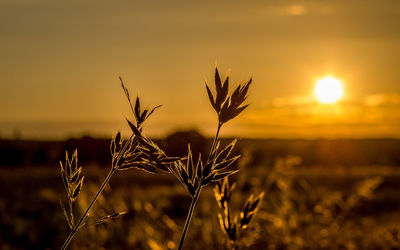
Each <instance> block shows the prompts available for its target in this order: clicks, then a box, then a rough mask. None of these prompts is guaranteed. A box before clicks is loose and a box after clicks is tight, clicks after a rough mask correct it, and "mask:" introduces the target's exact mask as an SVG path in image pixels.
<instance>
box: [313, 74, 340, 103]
mask: <svg viewBox="0 0 400 250" xmlns="http://www.w3.org/2000/svg"><path fill="white" fill-rule="evenodd" d="M314 94H315V97H316V98H317V99H318V101H319V102H321V103H327V104H329V103H335V102H337V101H338V100H339V99H340V98H342V96H343V84H342V82H341V81H339V80H337V79H335V78H333V77H331V76H327V77H324V78H322V79H320V80H318V81H317V82H316V84H315V89H314Z"/></svg>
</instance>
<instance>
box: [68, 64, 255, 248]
mask: <svg viewBox="0 0 400 250" xmlns="http://www.w3.org/2000/svg"><path fill="white" fill-rule="evenodd" d="M120 80H121V86H122V89H123V91H124V93H125V96H126V98H127V99H128V102H129V105H130V108H131V111H132V114H133V117H134V121H131V120H129V119H126V120H127V123H128V125H129V127H130V128H131V130H132V135H131V136H130V138H129V139H128V140H123V139H122V136H121V133H120V132H118V133H116V135H115V136H114V137H113V139H112V140H111V145H110V151H111V156H112V164H111V169H110V172H109V173H108V175H107V177H106V178H105V180H104V181H103V184H102V185H101V186H100V188H99V189H98V191H97V192H96V194H95V196H94V198H93V199H92V201H91V202H90V203H89V205H88V207H87V209H86V210H85V212H84V213H83V214H82V215H81V217H80V219H79V220H78V222H77V223H75V220H74V214H73V208H72V204H73V203H74V202H75V200H76V199H77V197H78V195H79V193H80V191H81V189H82V185H83V177H81V178H80V177H79V176H80V173H81V168H77V161H78V159H77V151H75V152H74V154H73V159H72V161H70V160H69V159H68V153H67V158H66V163H65V164H66V167H63V165H62V164H61V173H62V178H63V182H64V185H65V187H66V189H67V193H68V203H69V213H68V212H67V209H65V206H64V205H63V203H62V202H61V207H62V209H63V211H64V214H65V217H66V220H67V222H68V225H69V227H70V229H71V232H70V234H69V235H68V237H67V239H66V240H65V242H64V244H63V246H62V249H66V248H67V247H68V245H69V244H70V242H71V240H72V239H73V237H74V236H75V235H76V233H77V232H78V231H79V230H80V229H81V228H82V227H83V226H84V225H85V224H86V221H87V219H88V216H89V214H90V211H91V209H92V208H93V205H94V204H95V202H96V201H97V199H98V198H99V196H100V195H101V193H102V192H103V190H104V188H105V187H106V186H107V184H108V183H109V181H110V180H111V177H112V176H113V175H114V173H115V172H116V171H118V170H128V169H131V168H137V169H141V170H144V171H146V172H149V173H153V174H160V173H171V174H173V175H174V176H175V177H176V178H177V179H178V180H179V181H180V182H181V183H182V184H183V186H184V187H185V189H186V190H187V192H188V193H189V194H190V196H191V198H192V202H191V205H190V208H189V212H188V216H187V219H186V223H185V226H184V229H183V232H182V236H181V240H180V243H179V247H178V249H182V247H183V243H184V240H185V237H186V234H187V232H188V229H189V225H190V221H191V218H192V216H193V213H194V210H195V206H196V203H197V200H198V198H199V196H200V193H201V190H202V188H203V187H205V186H207V185H209V184H211V183H218V185H219V186H221V184H220V183H219V182H220V181H222V180H224V183H228V182H227V178H228V176H230V175H232V174H234V173H236V172H237V170H226V169H228V167H229V166H231V165H232V164H233V163H234V162H235V161H236V160H237V159H238V158H239V156H231V153H232V149H233V148H234V145H235V143H236V140H234V141H233V142H232V143H231V144H229V145H228V146H226V147H225V148H224V149H222V150H220V149H219V147H220V142H219V134H220V130H221V127H222V126H223V125H224V124H225V123H227V122H228V121H230V120H232V119H234V118H235V117H236V116H238V115H239V114H240V113H241V112H242V111H243V110H244V109H245V108H246V107H247V106H248V105H242V104H243V102H244V101H245V100H246V99H247V92H248V89H249V87H250V84H251V82H252V80H251V79H250V80H249V81H248V82H247V83H245V84H243V85H239V86H238V87H236V89H235V90H234V91H233V92H232V93H231V95H228V93H229V77H226V79H225V81H224V83H222V81H221V78H220V76H219V73H218V69H216V70H215V91H216V94H215V97H214V95H213V94H212V92H211V90H210V88H209V87H208V85H207V84H206V90H207V93H208V97H209V99H210V103H211V105H212V107H213V108H214V110H215V111H216V113H217V115H218V122H217V131H216V134H215V138H214V141H213V144H212V146H211V149H210V153H209V155H208V158H207V160H206V161H203V159H202V157H201V155H199V156H198V158H197V161H195V160H194V159H193V154H192V151H191V149H190V145H189V146H188V154H187V157H185V158H180V157H169V156H167V155H166V154H165V152H164V151H163V150H162V149H161V148H160V147H158V146H157V144H156V143H154V142H153V141H152V140H150V139H148V138H147V137H146V136H145V135H144V134H143V124H144V122H145V121H146V119H147V118H148V117H149V116H150V115H151V114H153V112H154V111H155V110H156V109H157V108H159V107H160V106H156V107H154V108H152V109H144V110H142V108H141V103H140V100H139V97H136V100H135V104H133V103H132V100H131V97H130V94H129V91H128V89H127V88H126V87H125V85H124V82H123V80H122V78H120ZM224 185H225V184H224ZM228 188H229V187H228ZM261 198H262V195H260V196H258V197H257V198H255V200H253V197H252V196H250V197H249V199H248V200H247V203H246V206H245V208H244V210H243V212H242V214H241V220H240V225H238V227H237V229H236V221H235V222H234V223H231V221H230V218H229V209H228V210H226V211H228V212H225V213H224V215H225V217H226V218H225V220H224V221H225V222H226V223H223V224H222V225H224V227H223V228H224V229H225V231H226V232H228V236H229V237H230V238H231V241H233V243H234V244H233V245H232V246H233V247H234V248H236V246H237V240H238V237H237V236H236V235H237V234H239V233H240V231H241V230H243V229H245V228H246V227H247V226H248V223H249V222H250V220H251V218H252V217H253V216H254V214H255V211H256V210H257V208H258V204H259V203H260V200H261ZM224 204H225V203H224ZM225 206H226V207H225V208H227V207H228V204H227V203H226V204H225ZM119 215H121V213H114V214H112V215H107V216H104V217H102V218H100V219H99V220H98V223H96V224H99V223H102V222H104V221H105V220H108V219H112V218H114V217H116V216H119ZM232 225H235V226H234V228H231V226H232ZM233 235H234V236H233ZM232 237H235V239H234V240H232Z"/></svg>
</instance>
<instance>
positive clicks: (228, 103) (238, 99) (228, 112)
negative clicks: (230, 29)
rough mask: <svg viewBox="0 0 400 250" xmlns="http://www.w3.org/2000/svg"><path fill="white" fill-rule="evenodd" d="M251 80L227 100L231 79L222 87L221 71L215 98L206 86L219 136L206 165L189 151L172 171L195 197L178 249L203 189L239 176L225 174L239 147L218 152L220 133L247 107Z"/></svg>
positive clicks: (216, 79) (180, 246)
mask: <svg viewBox="0 0 400 250" xmlns="http://www.w3.org/2000/svg"><path fill="white" fill-rule="evenodd" d="M251 82H252V80H251V79H250V80H249V81H248V82H247V83H245V84H243V85H239V86H238V87H237V88H236V89H235V90H234V91H233V93H232V94H231V95H230V96H228V92H229V76H228V77H226V79H225V81H224V83H223V84H222V82H221V78H220V76H219V73H218V69H217V68H216V69H215V90H216V95H215V97H214V95H213V94H212V92H211V90H210V88H209V87H208V85H207V84H206V90H207V94H208V97H209V99H210V103H211V105H212V107H213V108H214V110H215V111H216V113H217V115H218V125H217V132H216V134H215V137H214V141H213V143H212V146H211V149H210V153H209V156H208V159H207V161H206V162H205V163H203V162H202V160H201V156H200V155H199V156H198V160H197V162H196V163H194V161H193V155H192V152H191V150H190V147H189V150H188V156H187V158H186V160H185V161H186V162H185V163H184V162H182V160H180V161H177V162H176V163H175V164H174V169H171V170H172V172H173V173H174V174H175V176H176V177H177V178H178V179H179V180H180V182H181V183H182V184H183V185H184V186H185V188H186V190H187V191H188V192H189V194H190V195H191V197H192V202H191V204H190V208H189V212H188V216H187V219H186V223H185V226H184V229H183V232H182V236H181V240H180V243H179V247H178V249H182V247H183V242H184V240H185V237H186V234H187V231H188V228H189V225H190V221H191V218H192V215H193V212H194V209H195V206H196V202H197V200H198V198H199V196H200V193H201V189H202V187H204V186H206V185H208V184H210V183H212V182H218V181H219V180H221V179H223V178H225V177H227V176H229V175H232V174H234V173H236V172H237V171H235V170H228V171H223V170H224V169H226V168H227V167H229V166H230V165H231V164H232V163H233V162H235V161H236V160H237V159H238V157H239V156H236V157H230V154H231V152H232V149H233V147H234V145H235V143H236V140H234V141H233V142H232V143H231V144H230V145H228V146H227V147H225V148H224V149H223V150H221V151H220V152H219V150H218V149H219V144H220V143H219V141H218V140H219V133H220V129H221V127H222V125H223V124H225V123H226V122H228V121H229V120H231V119H233V118H235V117H236V116H238V115H239V114H240V113H241V112H242V111H243V110H244V109H245V108H246V107H247V106H248V105H244V106H241V105H242V104H243V102H244V101H245V100H246V98H247V92H248V90H249V86H250V84H251Z"/></svg>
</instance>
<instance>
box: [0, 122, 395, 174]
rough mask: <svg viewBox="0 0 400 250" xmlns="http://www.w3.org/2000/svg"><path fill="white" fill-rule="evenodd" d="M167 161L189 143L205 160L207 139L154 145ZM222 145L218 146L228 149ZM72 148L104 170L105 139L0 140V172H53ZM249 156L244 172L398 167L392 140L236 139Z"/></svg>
mask: <svg viewBox="0 0 400 250" xmlns="http://www.w3.org/2000/svg"><path fill="white" fill-rule="evenodd" d="M156 141H157V143H158V144H159V145H160V146H161V147H162V148H163V149H165V151H166V153H167V154H168V155H176V156H183V155H185V154H186V153H187V148H186V146H182V145H187V144H188V143H190V146H191V149H192V151H193V152H200V153H202V156H204V157H206V156H207V152H206V149H207V148H208V146H209V144H211V142H212V141H211V139H208V138H205V137H204V136H203V135H201V134H200V133H198V132H197V131H194V130H191V131H180V132H176V133H173V134H171V135H169V136H167V137H166V138H164V139H160V140H156ZM229 141H230V139H229V138H226V139H223V140H222V142H221V143H222V144H224V143H228V142H229ZM75 148H78V151H79V158H80V162H81V163H82V164H88V163H94V164H98V165H104V166H108V165H109V164H110V159H111V157H110V152H109V139H99V138H92V137H89V136H84V137H82V138H78V139H68V140H65V141H27V140H0V166H2V167H20V166H38V165H41V166H57V164H58V161H59V160H60V159H63V157H64V154H65V151H66V150H69V151H72V150H74V149H75ZM239 151H241V152H243V151H246V152H247V153H249V154H250V156H251V157H250V159H251V160H250V161H251V162H250V164H249V165H250V166H259V165H266V166H270V165H272V164H273V162H274V161H275V160H276V159H277V158H279V157H285V156H288V155H293V156H299V157H301V159H302V165H304V166H313V165H324V166H325V165H342V166H355V165H359V166H361V165H400V140H398V139H315V140H300V139H241V140H239V141H238V144H237V152H235V153H240V152H239Z"/></svg>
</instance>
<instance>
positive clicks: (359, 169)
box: [0, 131, 400, 249]
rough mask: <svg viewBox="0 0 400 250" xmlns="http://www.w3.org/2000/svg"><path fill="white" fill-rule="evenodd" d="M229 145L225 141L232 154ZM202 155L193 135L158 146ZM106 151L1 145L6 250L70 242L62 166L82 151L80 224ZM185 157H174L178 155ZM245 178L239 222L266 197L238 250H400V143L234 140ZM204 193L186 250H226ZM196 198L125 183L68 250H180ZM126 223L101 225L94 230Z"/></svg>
mask: <svg viewBox="0 0 400 250" xmlns="http://www.w3.org/2000/svg"><path fill="white" fill-rule="evenodd" d="M229 141H230V139H228V138H226V139H223V140H222V143H223V144H226V143H228V142H229ZM189 142H190V143H191V147H192V149H193V150H194V151H195V152H202V155H206V152H207V148H209V146H210V144H211V140H209V139H207V138H204V137H203V136H201V135H200V134H199V133H197V132H195V131H187V132H178V133H175V134H172V135H170V136H168V137H167V138H164V139H159V140H157V143H158V144H159V145H160V146H161V147H162V148H163V149H165V151H166V152H167V153H168V154H169V155H185V153H186V146H185V145H186V144H187V143H189ZM108 143H109V141H108V140H106V139H95V138H91V137H83V138H79V139H70V140H66V141H21V140H0V165H1V168H0V190H1V192H0V249H57V248H59V247H60V246H61V244H62V242H63V240H64V239H65V238H66V236H67V234H68V225H67V222H66V221H65V219H64V216H63V213H62V210H61V208H60V205H59V200H60V199H61V200H63V201H65V200H66V199H65V198H66V196H65V195H66V193H65V190H64V187H63V185H62V181H61V176H60V169H59V165H58V161H59V160H63V158H64V155H65V150H73V149H74V148H78V157H79V160H80V165H82V166H83V174H84V175H85V176H86V179H85V183H84V189H83V193H82V194H81V195H80V197H79V202H78V206H77V207H76V212H77V213H79V212H82V210H83V209H85V208H86V206H87V204H88V202H89V201H90V199H91V198H92V197H93V195H94V193H95V191H96V190H97V188H98V187H99V186H100V184H101V182H102V181H103V179H104V178H105V176H106V174H107V172H108V168H109V166H110V153H109V146H108ZM176 145H179V146H176ZM235 153H236V154H239V153H240V154H242V158H241V160H240V161H239V162H238V164H237V165H236V166H235V168H239V169H240V172H239V173H238V174H236V175H235V176H234V177H233V178H231V180H232V181H236V182H237V189H236V191H235V192H234V194H233V198H232V203H233V204H232V205H233V208H232V209H233V213H234V214H238V213H239V211H240V208H241V207H242V206H243V204H244V202H245V200H246V199H247V197H248V196H249V195H250V194H251V193H253V194H258V193H260V192H262V191H264V192H265V196H264V200H263V203H262V206H261V209H260V210H259V211H258V214H257V216H256V218H255V220H254V221H252V222H251V224H250V227H249V228H248V229H247V231H246V233H245V234H244V235H242V240H241V245H240V249H305V248H307V249H309V248H314V249H315V248H319V249H321V248H325V249H398V248H399V247H400V213H399V211H400V192H399V188H400V140H394V139H364V140H345V139H334V140H272V139H270V140H261V139H260V140H254V139H252V140H250V139H239V141H238V144H237V148H236V152H235ZM212 188H213V187H212V186H208V187H207V188H205V189H204V191H203V193H202V196H201V197H200V200H199V204H198V207H197V208H196V211H195V217H194V219H193V221H192V224H191V228H190V230H189V234H188V237H187V239H186V241H185V248H186V249H227V247H228V244H227V241H226V237H225V236H224V234H223V232H222V230H221V229H220V226H219V222H218V218H217V213H218V212H220V210H219V208H218V206H217V204H216V202H215V199H214V194H213V190H212ZM189 204H190V197H189V196H188V195H187V194H186V191H185V189H184V188H183V187H182V186H181V185H180V183H179V182H178V181H177V180H176V179H175V178H173V177H172V176H169V175H151V174H147V173H144V172H142V171H139V170H131V171H124V172H118V173H117V175H116V176H114V177H113V179H112V180H111V182H110V185H108V187H107V188H106V190H105V192H104V193H103V195H102V197H101V198H100V199H99V200H98V202H97V204H96V205H95V207H94V210H93V212H92V213H91V218H90V219H89V221H88V222H87V226H85V228H83V229H82V230H81V231H80V232H79V233H78V234H77V237H76V238H74V240H73V242H72V247H71V249H176V248H177V246H176V243H177V242H178V241H179V237H180V234H181V230H182V227H183V225H184V222H185V218H186V213H187V209H188V207H189ZM115 212H127V213H126V214H124V215H122V216H120V217H117V218H115V219H112V220H108V221H106V222H105V223H102V224H96V221H97V219H98V218H101V217H103V216H106V215H109V214H113V213H115Z"/></svg>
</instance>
